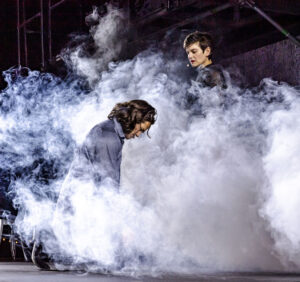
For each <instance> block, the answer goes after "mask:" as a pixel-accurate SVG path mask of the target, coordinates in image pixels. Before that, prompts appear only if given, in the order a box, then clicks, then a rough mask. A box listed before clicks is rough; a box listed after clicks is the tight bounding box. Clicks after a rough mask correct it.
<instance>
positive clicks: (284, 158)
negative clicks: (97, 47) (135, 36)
mask: <svg viewBox="0 0 300 282" xmlns="http://www.w3.org/2000/svg"><path fill="white" fill-rule="evenodd" d="M108 18H109V17H108ZM111 19H112V20H113V17H111ZM104 22H105V25H104ZM103 25H104V26H103ZM110 25H111V22H110V21H103V22H102V26H101V28H104V30H109V29H106V28H108V26H110ZM112 31H114V29H113V30H112ZM113 35H114V34H113V33H112V37H113ZM99 36H100V34H99ZM105 38H106V35H105V34H103V35H101V36H100V37H99V38H98V39H99V42H105ZM72 56H73V57H72V60H73V61H74V62H78V63H76V64H75V67H77V69H76V71H78V72H82V73H83V74H84V76H85V77H86V79H87V80H88V81H96V82H94V88H93V89H92V91H90V92H89V93H85V91H84V89H83V87H81V84H80V82H79V81H77V80H74V81H66V82H63V81H60V80H59V79H57V78H56V77H54V76H53V75H50V74H40V73H39V72H31V71H30V72H29V75H28V77H25V78H21V77H18V78H17V79H15V80H13V81H8V82H9V86H8V88H7V89H5V90H4V91H3V92H2V93H1V116H0V122H1V123H0V140H1V151H2V152H3V153H2V154H1V156H0V157H1V165H2V166H3V167H7V168H10V169H11V170H13V171H18V170H19V171H21V172H20V173H19V177H18V178H17V180H16V181H14V183H13V184H12V186H11V191H12V193H16V197H15V203H16V204H18V206H19V207H20V213H19V216H18V218H17V221H16V224H17V229H18V231H19V232H20V233H21V235H22V237H23V239H24V240H27V241H30V239H31V238H32V233H33V230H34V229H37V230H44V231H45V232H46V234H47V232H50V231H51V229H52V228H53V230H54V234H55V237H56V238H55V239H53V236H48V237H47V235H45V236H44V237H42V239H43V240H44V244H45V248H46V250H47V251H48V252H49V253H51V254H52V255H53V256H54V257H56V259H59V256H60V255H61V254H63V255H64V256H65V257H66V258H68V259H70V260H71V261H72V262H73V266H74V268H76V266H77V267H80V266H82V264H86V266H85V267H87V268H88V269H89V270H90V271H101V270H103V269H110V270H111V271H115V272H118V271H122V272H124V273H126V274H134V273H138V274H145V273H148V274H149V273H150V274H156V273H158V272H168V273H170V272H176V273H196V274H197V273H199V272H202V271H226V270H230V271H251V270H253V271H258V270H262V271H274V270H277V271H278V270H291V269H293V270H295V269H297V268H298V267H299V265H300V262H299V255H298V253H299V252H298V251H299V247H298V245H299V239H300V234H299V233H300V231H299V230H300V229H299V228H298V227H297V219H298V214H299V204H298V203H299V195H300V194H299V192H298V191H297V188H298V183H299V181H298V178H299V176H298V174H297V172H298V171H299V167H300V164H299V157H298V156H299V148H298V144H299V134H298V132H297V128H299V125H300V124H299V123H300V120H299V117H298V115H297V113H298V112H299V105H300V104H299V92H298V91H296V90H295V89H294V88H292V87H290V86H288V85H285V84H281V85H279V84H278V83H276V82H274V81H272V80H270V79H265V80H263V81H262V82H261V85H260V86H259V87H258V88H256V89H253V90H249V89H248V90H242V89H240V88H238V87H237V86H235V85H232V84H230V83H229V87H228V89H227V90H225V92H224V94H225V95H223V98H220V96H219V93H218V91H217V90H216V89H205V88H199V87H197V86H196V85H194V86H193V87H192V88H190V86H189V82H188V81H185V80H184V79H183V78H182V77H180V76H178V73H179V70H180V68H182V67H183V66H184V65H185V64H184V63H183V62H181V61H178V60H176V59H174V60H166V58H165V56H164V55H163V54H162V53H161V52H160V51H158V50H157V51H145V52H143V53H140V54H138V55H137V56H136V57H135V58H134V59H132V60H127V61H123V62H117V63H110V64H109V67H108V70H107V71H103V72H102V73H98V72H97V71H95V67H97V66H98V64H99V59H95V60H93V58H90V59H89V61H88V62H89V63H88V65H89V64H90V65H91V68H82V65H81V63H79V62H82V58H80V57H78V52H77V51H75V52H74V53H72ZM76 56H77V57H76ZM105 60H106V59H105ZM83 69H84V71H83ZM10 73H11V71H9V72H7V79H10V77H11V75H10ZM187 91H193V93H197V95H198V97H199V98H198V103H199V104H200V103H201V105H202V112H203V113H204V116H203V115H201V116H200V115H197V116H195V115H191V113H190V112H189V111H187V110H183V108H182V101H183V99H184V97H185V94H186V92H187ZM130 99H144V100H147V101H148V102H149V103H150V104H152V105H153V106H154V107H155V108H157V111H158V120H157V122H156V124H155V125H154V126H153V127H152V128H151V130H150V135H151V139H148V138H146V136H144V137H142V138H139V139H138V140H137V139H135V140H130V141H126V142H125V145H124V149H123V163H122V175H121V178H122V180H121V189H120V190H121V191H120V193H116V192H115V191H113V190H112V189H109V187H101V189H96V188H95V187H94V185H93V184H92V183H89V182H88V181H87V182H79V181H78V180H75V179H72V178H70V177H68V176H67V171H68V169H69V166H70V164H71V162H72V159H73V156H74V149H75V147H76V145H77V146H78V145H80V143H81V142H83V140H84V138H85V136H86V134H87V133H88V131H89V130H90V128H92V127H93V125H95V124H96V123H98V122H100V121H103V120H105V119H106V116H107V115H108V113H109V112H110V110H111V109H112V107H113V106H114V105H115V103H117V102H122V101H126V100H130ZM196 105H197V104H196ZM195 107H197V106H195ZM194 110H195V109H194ZM47 168H48V169H49V176H48V177H47V178H46V179H43V178H42V177H41V175H45V170H46V169H47ZM46 175H47V173H46ZM61 187H63V189H66V190H67V191H71V193H70V203H71V204H72V206H71V207H72V210H73V213H72V214H65V213H62V211H61V210H59V209H56V201H57V198H58V195H59V191H60V189H61ZM120 242H122V243H120ZM58 246H59V248H58ZM58 267H61V268H63V266H62V265H60V266H59V265H58ZM121 267H123V268H122V269H121Z"/></svg>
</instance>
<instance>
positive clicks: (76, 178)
mask: <svg viewBox="0 0 300 282" xmlns="http://www.w3.org/2000/svg"><path fill="white" fill-rule="evenodd" d="M155 118H156V110H155V108H153V107H152V106H151V105H150V104H148V103H147V102H146V101H144V100H132V101H129V102H124V103H118V104H116V105H115V107H114V108H113V109H112V111H111V112H110V114H109V115H108V120H106V121H103V122H101V123H99V124H97V125H95V126H94V127H93V128H92V129H91V130H90V132H89V133H88V135H87V137H86V139H85V141H84V142H83V144H82V145H81V147H80V148H79V149H78V151H77V152H76V155H75V158H74V161H73V163H72V165H71V168H70V170H69V173H68V175H67V177H66V179H65V181H64V184H63V185H62V188H61V191H60V195H59V198H58V201H57V206H56V211H55V214H54V220H53V222H54V226H55V225H56V223H58V224H57V225H56V226H60V228H61V229H62V230H60V231H61V233H63V234H66V237H67V236H68V235H71V234H69V233H70V231H69V230H68V226H69V225H70V222H68V218H70V217H72V216H73V214H74V208H76V207H74V206H72V200H71V199H72V196H73V195H74V194H75V193H76V190H77V189H84V188H83V187H85V185H87V184H91V183H92V184H93V185H95V186H96V190H97V189H101V186H102V187H105V188H108V189H110V188H112V189H116V190H118V189H119V184H120V167H121V159H122V148H123V143H124V139H132V138H135V137H139V136H140V135H141V134H142V133H143V132H145V131H147V133H148V131H149V129H150V127H151V125H152V124H154V123H155ZM148 136H149V135H148ZM55 222H56V223H55ZM61 222H63V224H61ZM64 232H65V233H64ZM50 233H51V231H50ZM42 234H43V233H41V232H40V235H39V238H37V240H36V242H35V244H34V248H33V253H32V260H33V262H34V264H35V265H37V266H38V267H39V268H42V269H50V268H51V267H52V263H51V262H53V260H52V259H50V258H49V256H48V255H47V254H46V253H45V250H43V249H44V248H43V241H45V240H48V238H52V235H51V234H46V236H44V237H45V238H43V235H42ZM53 235H54V234H53ZM52 241H55V240H52ZM59 249H60V248H59V246H54V247H52V251H54V252H60V250H59ZM64 255H66V254H64ZM64 255H63V257H64ZM50 256H51V254H50ZM54 262H55V259H54ZM62 263H63V264H64V263H65V262H64V261H62Z"/></svg>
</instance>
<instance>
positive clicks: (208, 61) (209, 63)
mask: <svg viewBox="0 0 300 282" xmlns="http://www.w3.org/2000/svg"><path fill="white" fill-rule="evenodd" d="M211 64H212V60H207V61H205V62H204V63H203V64H202V65H201V68H205V67H207V66H209V65H211Z"/></svg>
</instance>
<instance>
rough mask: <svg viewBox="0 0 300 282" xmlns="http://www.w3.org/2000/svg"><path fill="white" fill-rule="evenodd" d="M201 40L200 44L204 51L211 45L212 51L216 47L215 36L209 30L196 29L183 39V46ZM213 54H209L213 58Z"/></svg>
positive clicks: (185, 46)
mask: <svg viewBox="0 0 300 282" xmlns="http://www.w3.org/2000/svg"><path fill="white" fill-rule="evenodd" d="M196 42H199V46H200V48H201V49H202V51H203V52H204V51H205V49H206V48H207V47H210V50H211V53H212V52H213V49H214V44H213V38H212V36H211V35H210V34H209V33H207V32H200V31H194V32H192V33H190V34H189V35H188V36H187V37H186V38H185V39H184V41H183V48H184V49H186V48H187V47H189V46H190V45H192V44H194V43H196ZM211 57H212V55H211V54H210V55H209V56H208V58H209V59H211Z"/></svg>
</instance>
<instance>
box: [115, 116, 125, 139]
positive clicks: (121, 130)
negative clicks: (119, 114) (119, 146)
mask: <svg viewBox="0 0 300 282" xmlns="http://www.w3.org/2000/svg"><path fill="white" fill-rule="evenodd" d="M113 120H114V124H115V126H114V128H115V131H116V132H117V134H118V135H119V137H120V138H121V139H122V140H124V139H125V134H124V132H123V129H122V126H121V124H120V123H119V122H118V121H117V119H116V118H113Z"/></svg>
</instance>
